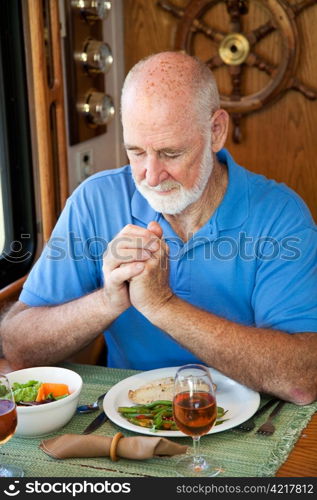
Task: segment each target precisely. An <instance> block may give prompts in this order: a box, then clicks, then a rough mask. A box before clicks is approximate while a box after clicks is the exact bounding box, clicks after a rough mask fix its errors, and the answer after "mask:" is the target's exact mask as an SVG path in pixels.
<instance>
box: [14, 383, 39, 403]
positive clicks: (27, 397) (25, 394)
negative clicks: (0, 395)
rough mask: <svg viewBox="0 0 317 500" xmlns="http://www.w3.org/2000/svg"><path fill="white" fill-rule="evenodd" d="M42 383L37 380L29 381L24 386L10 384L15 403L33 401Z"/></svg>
mask: <svg viewBox="0 0 317 500" xmlns="http://www.w3.org/2000/svg"><path fill="white" fill-rule="evenodd" d="M41 384H42V382H38V381H37V380H29V381H28V382H26V383H25V384H19V383H18V382H14V383H13V384H12V392H13V396H14V399H15V402H16V403H19V402H20V401H26V402H28V401H35V400H36V396H37V393H38V390H39V387H40V385H41Z"/></svg>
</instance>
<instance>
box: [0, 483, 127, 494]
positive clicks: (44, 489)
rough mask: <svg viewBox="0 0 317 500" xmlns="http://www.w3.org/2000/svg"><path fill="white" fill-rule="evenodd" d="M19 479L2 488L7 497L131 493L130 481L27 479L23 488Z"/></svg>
mask: <svg viewBox="0 0 317 500" xmlns="http://www.w3.org/2000/svg"><path fill="white" fill-rule="evenodd" d="M20 486H22V485H20V481H14V482H12V483H10V484H9V485H8V486H7V487H6V489H4V490H3V492H4V494H5V495H7V496H9V497H15V496H17V495H19V493H21V494H22V495H23V494H26V493H31V494H42V495H43V494H44V495H47V494H59V495H60V494H63V493H65V494H67V496H70V495H71V496H72V497H74V498H75V497H76V496H77V495H81V494H84V495H85V494H87V493H94V494H105V493H113V494H116V493H131V483H119V482H115V481H114V482H112V481H103V482H101V481H100V482H90V481H82V482H77V481H76V482H63V481H52V482H48V481H45V480H44V481H43V482H41V481H37V480H36V481H28V482H26V483H24V485H23V486H24V488H23V489H22V487H20Z"/></svg>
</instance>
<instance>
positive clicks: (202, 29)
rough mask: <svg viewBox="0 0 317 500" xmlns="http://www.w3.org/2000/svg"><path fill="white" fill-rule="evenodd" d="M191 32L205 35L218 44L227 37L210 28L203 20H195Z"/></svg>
mask: <svg viewBox="0 0 317 500" xmlns="http://www.w3.org/2000/svg"><path fill="white" fill-rule="evenodd" d="M191 30H192V31H196V32H199V33H203V34H204V35H206V37H207V38H209V39H210V40H213V41H214V42H217V43H219V42H221V41H222V40H223V39H224V37H225V36H226V33H224V32H222V31H219V30H214V29H213V28H212V27H211V26H209V25H208V24H207V23H205V22H204V21H203V20H201V19H194V20H193V27H192V28H191Z"/></svg>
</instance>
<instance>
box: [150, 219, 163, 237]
mask: <svg viewBox="0 0 317 500" xmlns="http://www.w3.org/2000/svg"><path fill="white" fill-rule="evenodd" d="M147 228H148V230H149V231H151V233H154V234H155V235H156V236H157V237H158V238H160V239H161V238H162V236H163V229H162V228H161V226H160V225H159V223H158V222H155V221H151V222H149V224H148V225H147Z"/></svg>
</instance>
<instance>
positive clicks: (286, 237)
mask: <svg viewBox="0 0 317 500" xmlns="http://www.w3.org/2000/svg"><path fill="white" fill-rule="evenodd" d="M292 205H293V206H292V207H291V209H290V207H287V210H284V212H283V214H282V215H281V217H280V218H279V220H278V222H277V224H276V227H275V228H274V229H273V231H272V233H271V234H272V236H270V238H269V240H268V241H267V242H266V243H265V242H264V245H263V249H262V252H261V256H260V257H261V258H259V264H258V269H257V273H256V282H255V287H254V291H253V296H252V304H253V309H254V316H255V324H256V326H257V327H260V328H272V329H276V330H282V331H286V332H288V333H295V332H317V230H316V226H315V225H314V223H313V221H312V220H311V222H309V219H308V218H307V217H303V215H302V212H301V210H299V209H298V207H297V208H296V207H294V203H292ZM258 257H259V256H258Z"/></svg>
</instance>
